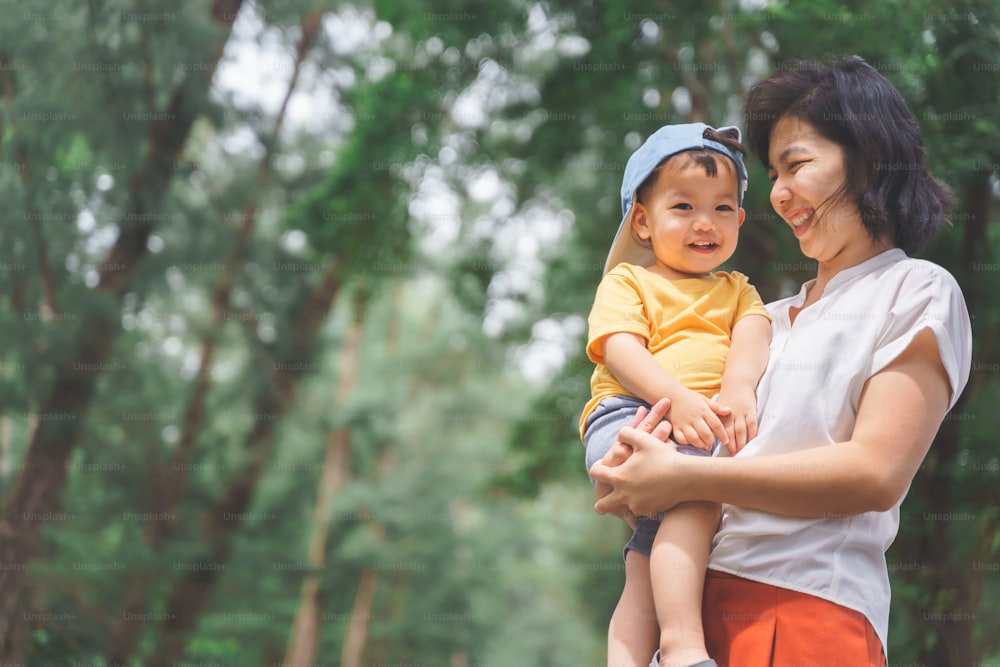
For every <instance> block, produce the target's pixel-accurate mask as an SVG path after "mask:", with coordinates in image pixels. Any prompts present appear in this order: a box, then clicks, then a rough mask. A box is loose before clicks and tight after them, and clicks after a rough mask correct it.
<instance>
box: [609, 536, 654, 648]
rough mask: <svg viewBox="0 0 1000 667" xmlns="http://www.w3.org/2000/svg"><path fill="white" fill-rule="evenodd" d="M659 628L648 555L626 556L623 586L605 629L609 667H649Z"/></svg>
mask: <svg viewBox="0 0 1000 667" xmlns="http://www.w3.org/2000/svg"><path fill="white" fill-rule="evenodd" d="M659 634H660V628H659V626H658V625H657V621H656V610H655V607H654V606H653V593H652V589H651V588H650V580H649V556H646V555H644V554H641V553H638V552H636V551H632V550H631V549H630V550H629V551H628V553H627V554H626V556H625V587H624V588H623V589H622V596H621V598H619V600H618V606H617V607H615V613H614V614H613V615H612V616H611V623H610V624H609V626H608V667H649V658H650V656H651V655H653V652H654V651H656V642H657V639H658V638H659Z"/></svg>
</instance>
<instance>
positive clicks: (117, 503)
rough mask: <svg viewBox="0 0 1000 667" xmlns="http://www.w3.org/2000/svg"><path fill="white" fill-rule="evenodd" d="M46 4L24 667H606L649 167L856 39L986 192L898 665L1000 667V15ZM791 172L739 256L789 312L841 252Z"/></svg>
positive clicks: (20, 262) (936, 251)
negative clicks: (616, 454)
mask: <svg viewBox="0 0 1000 667" xmlns="http://www.w3.org/2000/svg"><path fill="white" fill-rule="evenodd" d="M7 4H8V5H9V4H10V3H7ZM49 4H50V5H51V6H50V7H47V8H46V9H44V10H41V9H40V10H35V9H25V8H23V7H14V6H6V5H5V6H4V9H7V11H6V12H5V13H4V15H5V16H7V17H8V19H9V20H7V21H5V22H3V23H2V24H0V45H2V46H0V90H2V91H3V102H2V105H0V192H2V193H3V196H4V201H5V202H6V203H7V206H6V207H5V212H4V213H3V214H2V215H3V224H2V225H0V295H2V296H0V299H3V301H2V302H0V303H3V304H4V305H3V306H2V307H0V332H2V333H3V334H4V340H5V341H9V344H8V345H7V346H5V349H4V350H3V352H0V396H2V401H3V402H2V404H0V413H2V414H0V494H2V500H3V509H2V512H0V646H2V652H0V660H3V661H5V662H12V663H26V664H33V665H34V664H67V663H69V662H70V661H71V660H75V661H77V662H81V663H94V664H100V663H101V662H104V663H106V664H133V665H165V664H185V662H187V661H190V662H192V663H196V662H201V663H202V664H213V663H214V664H228V665H245V664H261V663H265V664H279V663H282V662H284V663H289V662H291V663H297V662H300V661H304V662H317V661H319V662H320V663H322V661H325V660H327V659H328V657H329V656H340V659H341V663H342V664H344V665H345V666H346V665H351V664H361V663H367V662H372V661H377V662H383V663H391V662H411V663H425V664H450V665H455V666H457V667H460V666H463V665H469V664H521V665H538V666H539V667H541V666H543V665H544V666H548V665H562V664H580V663H584V662H595V661H598V660H600V656H601V655H602V654H603V645H602V644H603V639H602V637H603V634H604V629H605V626H606V619H607V615H608V613H609V612H610V609H611V608H612V606H613V605H614V601H615V595H616V592H617V589H618V586H619V585H620V580H621V576H622V571H621V561H620V553H619V549H620V544H621V541H622V540H623V539H624V535H623V534H621V528H620V527H619V528H612V526H617V525H618V523H617V522H615V521H614V520H611V519H607V518H601V517H596V516H594V515H593V513H592V511H591V509H590V507H591V500H590V494H591V491H590V489H589V485H588V484H587V483H586V481H585V477H584V474H583V470H582V461H581V456H582V449H581V448H580V445H579V437H578V434H577V429H576V419H577V416H578V415H579V411H580V409H581V407H582V405H583V403H584V401H585V399H586V397H587V395H588V382H587V379H588V376H589V374H590V372H591V369H592V366H591V364H590V363H589V362H588V361H587V360H586V359H585V357H583V355H582V348H583V336H584V335H585V334H584V329H585V322H584V318H585V316H586V314H587V311H588V309H589V306H590V300H591V298H592V295H593V290H594V288H595V287H596V284H597V282H598V280H599V277H600V273H601V269H602V266H603V259H604V254H605V252H606V249H607V247H608V244H609V242H610V240H611V237H612V236H613V234H614V230H615V228H616V227H617V224H618V220H619V218H620V212H619V202H618V196H617V195H618V188H619V182H620V178H621V172H622V170H623V169H624V163H625V160H626V159H627V157H628V155H629V154H630V152H631V151H632V150H633V149H634V148H635V147H636V146H637V145H638V143H639V142H640V141H641V140H642V139H643V138H644V137H645V136H646V135H647V134H649V133H650V132H652V131H653V130H655V129H656V128H657V127H659V126H660V125H663V124H666V123H671V122H682V121H687V120H696V119H698V120H706V121H708V122H711V123H714V124H723V123H729V124H737V125H739V124H741V122H740V121H741V116H740V114H741V108H740V104H741V96H742V94H743V92H745V90H746V88H747V87H748V86H749V85H750V84H752V83H753V81H755V80H757V79H758V78H760V77H762V76H765V75H766V74H767V73H768V72H769V71H770V69H771V67H773V66H774V65H775V64H776V63H778V62H780V61H781V60H783V59H785V58H787V57H789V56H792V55H794V56H796V57H799V56H801V57H825V56H827V55H830V54H839V53H846V52H856V53H859V54H860V55H862V56H864V57H866V58H867V59H868V60H869V61H870V62H872V64H873V65H875V66H876V67H877V68H879V69H880V71H883V72H884V73H885V74H886V75H887V76H889V77H890V78H891V79H892V80H893V81H895V82H896V83H897V84H898V85H899V87H900V88H901V90H903V92H904V93H905V94H906V95H907V97H908V99H909V100H910V102H911V104H912V105H913V108H914V110H915V112H916V113H917V115H918V118H919V119H920V120H921V122H922V124H923V125H924V129H925V133H926V136H927V139H928V145H929V154H930V158H931V160H932V161H933V163H934V165H935V168H936V169H937V170H938V171H939V173H941V174H942V176H944V177H945V179H946V180H947V181H949V182H950V183H952V184H953V185H954V186H955V188H956V192H957V193H958V195H959V207H958V208H957V209H956V215H955V216H954V222H955V226H954V228H953V229H952V230H949V231H948V232H946V233H945V234H943V235H942V238H941V239H940V241H939V242H937V243H936V244H935V245H934V246H933V247H932V248H930V249H929V250H928V251H927V252H926V253H925V254H926V256H928V257H930V258H932V259H934V260H935V261H938V262H940V263H942V264H943V265H945V266H946V267H948V268H949V269H950V270H952V271H953V273H955V274H956V276H958V277H959V279H960V281H961V282H962V285H963V288H964V289H965V290H966V294H967V296H968V298H969V304H970V310H971V311H972V313H973V316H974V318H975V319H974V326H975V329H976V344H977V348H976V362H975V365H974V369H973V370H974V374H973V380H972V382H971V383H970V387H969V389H968V390H967V392H966V395H965V396H964V397H963V399H962V403H960V404H959V406H958V407H957V408H956V410H955V411H954V412H953V413H952V415H951V417H950V418H949V420H948V421H947V422H946V424H945V427H944V428H943V429H942V431H941V433H940V434H939V436H938V439H937V441H936V443H935V446H934V448H933V450H932V454H931V455H930V456H929V457H928V461H927V463H926V465H925V467H924V469H923V470H922V471H921V473H920V475H918V478H917V480H916V481H915V483H914V487H913V489H912V490H911V493H910V496H911V497H910V499H909V500H908V501H907V503H905V504H904V516H903V528H902V530H901V534H900V537H899V539H898V540H897V543H896V545H895V546H894V547H893V551H892V552H891V553H890V569H891V572H892V574H893V578H894V580H895V583H894V591H895V592H896V597H895V599H894V610H893V627H892V633H891V635H890V641H891V645H890V656H891V659H892V660H893V662H897V661H901V662H916V663H923V664H969V663H971V662H973V661H975V660H976V659H979V660H980V661H982V660H989V659H994V660H995V659H997V657H998V654H1000V644H998V642H997V640H996V637H997V633H996V632H994V631H993V630H994V626H995V625H996V621H995V620H994V619H996V618H1000V614H997V609H996V602H995V599H996V596H995V595H991V594H990V593H991V592H992V591H995V590H996V588H997V578H996V572H997V571H998V570H1000V566H998V565H997V549H998V548H1000V543H998V540H997V526H996V522H997V521H998V517H997V513H996V511H995V507H996V506H997V505H998V503H997V498H996V497H995V496H996V488H997V485H996V478H997V475H998V474H1000V473H998V469H1000V466H998V465H997V460H998V457H1000V453H998V452H997V449H996V446H994V445H992V444H990V443H991V442H992V440H990V439H989V436H990V435H991V434H992V431H993V430H995V425H996V419H995V417H994V416H993V414H994V411H993V410H992V407H991V406H992V404H993V403H994V402H995V399H997V398H1000V396H998V394H1000V387H998V380H997V378H998V377H1000V375H998V369H1000V360H998V359H997V352H996V346H995V343H994V342H993V341H994V340H995V339H996V333H997V331H996V328H997V326H998V323H1000V310H998V308H997V307H996V304H994V303H992V302H991V300H990V298H989V295H990V294H991V293H992V291H991V290H992V289H993V288H995V287H996V275H997V268H996V263H995V260H994V258H995V256H996V255H995V250H994V248H995V246H996V244H997V243H998V239H997V231H996V230H997V225H996V223H995V220H996V212H995V206H994V201H995V198H996V190H997V180H996V174H997V171H998V168H997V164H998V163H1000V156H998V155H997V150H996V146H997V145H1000V144H998V143H997V141H996V139H997V138H998V137H997V134H998V132H1000V129H998V128H1000V122H998V118H997V115H996V113H997V112H996V109H997V108H998V106H997V102H998V100H997V94H998V91H997V82H996V77H995V73H996V71H997V69H1000V61H998V60H997V55H996V54H997V53H998V52H1000V51H998V50H997V48H996V47H997V41H998V40H997V35H998V27H997V26H998V25H1000V20H998V19H1000V17H998V16H997V14H996V12H997V8H996V7H994V6H992V5H991V4H990V3H986V2H981V1H980V2H976V1H973V0H969V1H967V2H959V3H947V4H946V3H941V2H931V1H929V0H927V1H924V2H918V3H917V5H913V4H912V3H909V4H908V5H907V9H906V11H903V9H902V6H901V5H900V4H899V3H898V2H888V3H882V4H880V5H877V6H873V5H870V4H864V3H854V2H833V1H832V0H824V1H822V2H817V3H812V4H810V5H794V6H791V5H785V4H780V3H756V4H752V5H751V3H737V2H731V1H729V0H724V1H722V2H719V3H715V4H712V5H705V4H704V3H697V2H693V0H691V1H688V0H682V1H678V2H671V3H661V4H658V5H656V6H650V5H649V4H648V3H646V4H643V3H638V2H636V1H635V0H615V1H613V2H605V3H603V4H600V3H593V2H583V3H560V2H556V1H550V2H521V1H520V0H516V1H512V2H509V3H489V4H487V5H484V4H483V3H479V2H473V1H472V0H459V1H458V2H451V3H448V5H447V6H443V5H441V3H437V2H430V1H429V0H418V1H416V2H406V3H402V2H398V0H377V1H375V2H372V3H371V4H370V5H369V4H364V3H357V4H352V3H346V2H340V1H338V2H334V1H333V0H330V2H320V3H315V2H306V1H305V0H282V1H281V2H273V3H262V2H256V3H251V2H246V3H244V2H240V1H239V0H235V1H233V0H227V1H225V2H223V1H221V0H217V1H215V2H212V3H209V2H207V1H205V2H199V3H189V4H187V5H185V6H183V7H178V6H177V5H176V3H169V2H166V1H165V0H144V2H142V3H138V4H133V3H130V2H126V1H125V0H93V1H92V2H89V3H85V4H83V5H77V4H73V3H70V2H65V1H63V0H59V1H58V2H53V3H49ZM886 26H894V27H893V29H892V30H888V29H887V28H886ZM914 35H919V36H920V38H919V39H917V38H914ZM751 162H752V161H751ZM766 184H767V181H766V178H765V175H764V173H763V170H762V169H761V167H760V166H759V165H757V164H755V163H754V164H752V165H751V178H750V191H749V193H748V198H747V200H746V207H747V209H748V219H749V223H750V224H749V225H747V226H745V227H744V234H743V238H742V239H741V245H740V250H739V253H738V254H737V256H736V257H735V258H734V260H733V262H732V264H733V266H734V267H738V268H739V269H740V270H744V271H746V272H747V273H748V274H749V275H750V276H751V277H752V278H753V280H754V281H755V282H756V283H757V284H758V286H759V288H760V289H761V292H762V294H764V296H765V298H774V297H778V296H781V295H783V294H784V293H786V292H787V291H788V290H790V289H795V288H796V287H797V284H798V283H800V282H801V281H803V280H805V279H807V278H809V277H810V275H811V273H812V267H811V266H810V263H809V262H804V261H802V258H801V256H800V255H799V254H798V251H797V248H796V247H795V244H794V243H793V242H791V240H790V239H789V238H788V236H787V235H786V234H784V233H782V232H781V231H780V228H781V225H779V224H771V223H775V222H779V221H778V219H777V217H776V216H775V215H774V214H773V213H772V212H771V210H770V206H769V204H768V198H767V185H766ZM359 303H364V304H365V307H364V308H363V309H362V308H360V307H359V306H358V304H359ZM355 343H356V345H357V347H356V348H355V347H354V345H355ZM352 367H355V368H357V369H358V372H357V378H356V384H355V385H354V386H353V389H351V390H350V391H347V390H346V389H343V387H342V388H341V389H337V387H338V378H346V377H350V376H351V375H352V372H351V368H352ZM348 434H349V440H348V438H347V435H348ZM325 457H326V460H325V461H324V458H325ZM334 471H337V472H338V475H339V477H338V478H337V480H334V477H335V476H334V475H333V472H334ZM310 656H312V658H310Z"/></svg>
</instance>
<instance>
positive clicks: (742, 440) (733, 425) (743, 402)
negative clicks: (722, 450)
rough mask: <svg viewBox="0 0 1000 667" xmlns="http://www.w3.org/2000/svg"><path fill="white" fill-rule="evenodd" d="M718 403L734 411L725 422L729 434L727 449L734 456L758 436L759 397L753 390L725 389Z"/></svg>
mask: <svg viewBox="0 0 1000 667" xmlns="http://www.w3.org/2000/svg"><path fill="white" fill-rule="evenodd" d="M718 402H719V405H724V406H726V407H728V408H730V409H731V410H732V412H731V413H730V414H729V415H728V416H727V417H725V419H723V421H724V423H725V427H726V432H727V433H728V434H729V442H728V444H726V448H727V449H728V450H729V453H730V454H732V455H734V454H736V452H738V451H740V450H741V449H743V447H745V446H746V444H747V443H748V442H750V441H751V440H753V439H754V438H755V437H756V436H757V396H756V394H755V393H754V392H753V390H751V389H742V390H728V391H727V390H725V389H724V390H723V391H722V393H720V394H719V401H718Z"/></svg>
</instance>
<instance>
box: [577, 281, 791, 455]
mask: <svg viewBox="0 0 1000 667" xmlns="http://www.w3.org/2000/svg"><path fill="white" fill-rule="evenodd" d="M746 315H762V316H764V317H766V318H768V319H769V320H770V319H771V318H770V315H768V313H767V310H766V309H765V308H764V303H763V302H762V301H761V298H760V295H759V294H757V290H756V289H755V288H754V286H753V285H751V284H750V281H749V279H748V278H747V277H746V276H745V275H743V274H742V273H738V272H736V271H733V272H731V273H726V272H725V271H717V272H715V273H714V274H712V275H711V276H709V277H707V278H689V279H684V280H667V279H666V278H663V277H662V276H658V275H656V274H655V273H652V272H650V271H649V270H648V269H645V268H643V267H641V266H637V265H635V264H627V263H622V264H619V265H618V266H616V267H615V268H613V269H611V270H610V271H608V273H607V275H605V276H604V279H603V280H602V281H601V284H600V285H598V287H597V295H596V296H595V298H594V306H593V308H592V309H591V311H590V317H589V319H588V324H589V334H588V337H587V356H588V357H590V360H591V361H593V362H594V363H596V364H597V368H595V369H594V374H593V375H592V376H591V378H590V393H591V399H590V401H589V402H588V403H587V405H586V406H585V407H584V409H583V415H582V416H581V417H580V435H581V437H582V436H583V431H584V427H585V425H586V423H587V418H588V417H589V416H590V414H591V413H592V412H593V411H594V410H595V409H596V408H597V406H598V404H600V402H601V401H603V400H604V399H605V398H607V397H609V396H632V393H631V392H629V391H628V390H627V389H626V388H625V387H623V386H622V385H621V384H620V383H619V382H618V380H617V379H616V378H615V376H614V375H612V373H611V371H610V370H608V367H607V366H605V365H604V359H603V358H602V357H601V345H600V343H601V341H602V340H603V339H604V338H606V337H608V336H610V335H611V334H615V333H633V334H637V335H639V336H642V337H643V338H645V339H646V349H648V350H649V351H650V353H651V354H652V355H653V357H654V358H655V359H656V361H657V362H659V364H660V365H661V366H662V367H663V368H664V369H665V370H666V371H667V372H668V373H670V374H671V375H673V376H674V377H676V378H677V379H678V380H679V381H680V382H681V383H682V384H683V385H684V386H685V387H687V388H688V389H691V390H693V391H696V392H698V393H700V394H702V395H703V396H707V397H709V398H711V397H712V396H714V395H715V394H717V393H719V389H720V387H721V385H722V372H723V370H724V369H725V366H726V355H727V354H728V352H729V343H730V338H731V336H732V333H733V326H735V325H736V322H737V321H738V320H739V319H740V318H742V317H745V316H746Z"/></svg>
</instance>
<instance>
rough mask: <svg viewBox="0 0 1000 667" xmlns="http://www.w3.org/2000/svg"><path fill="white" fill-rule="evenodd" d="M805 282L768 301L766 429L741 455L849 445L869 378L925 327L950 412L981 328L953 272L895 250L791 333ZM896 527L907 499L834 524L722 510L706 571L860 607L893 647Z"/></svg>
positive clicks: (762, 414) (803, 316)
mask: <svg viewBox="0 0 1000 667" xmlns="http://www.w3.org/2000/svg"><path fill="white" fill-rule="evenodd" d="M808 285H809V283H807V284H806V285H804V286H803V287H802V289H801V290H800V292H799V293H798V294H797V295H796V296H793V297H789V298H787V299H782V300H780V301H776V302H774V303H771V304H768V306H767V309H768V311H769V312H770V313H771V317H772V325H771V330H772V338H771V357H770V360H769V361H768V366H767V370H766V371H765V372H764V375H763V377H762V378H761V381H760V385H759V387H758V389H757V401H758V406H757V409H758V417H759V430H758V434H757V437H756V438H754V439H753V440H751V441H750V442H749V443H748V444H747V446H746V447H745V448H744V449H743V450H742V451H740V453H739V454H737V456H770V455H774V454H780V453H783V452H791V451H797V450H801V449H808V448H812V447H817V446H820V445H833V444H835V443H837V442H842V441H846V440H849V439H850V437H851V433H852V432H853V430H854V423H855V419H856V417H857V412H858V401H859V399H860V396H861V390H862V388H863V387H864V385H865V382H866V381H867V380H868V378H870V377H872V376H873V375H874V374H876V373H878V372H879V371H880V370H882V369H883V368H885V367H886V366H887V365H888V364H889V363H890V362H892V361H893V359H895V358H896V357H897V356H898V355H899V354H900V353H901V352H902V351H903V350H905V349H906V347H907V346H908V345H909V344H910V342H911V341H912V340H913V338H914V337H915V336H916V334H917V333H918V332H920V331H922V330H923V329H925V328H926V329H930V330H931V331H932V332H933V333H934V335H935V337H936V338H937V344H938V349H939V351H940V353H941V361H942V363H943V364H944V368H945V370H946V371H947V373H948V381H949V382H950V384H951V402H950V404H949V406H948V408H949V409H951V408H952V407H953V406H954V404H955V401H956V400H957V399H958V396H959V395H960V394H961V392H962V389H963V388H964V387H965V384H966V382H967V381H968V379H969V367H970V365H971V358H972V328H971V325H970V322H969V313H968V310H967V309H966V306H965V300H964V298H963V297H962V292H961V289H960V288H959V286H958V283H956V282H955V279H954V278H953V277H952V276H951V274H949V273H948V272H947V271H945V270H944V269H942V268H941V267H940V266H937V265H936V264H932V263H930V262H927V261H924V260H919V259H909V258H908V257H907V256H906V254H905V253H903V251H902V250H899V249H892V250H888V251H886V252H883V253H882V254H880V255H877V256H875V257H873V258H871V259H869V260H868V261H866V262H863V263H862V264H859V265H858V266H854V267H851V268H849V269H847V270H844V271H841V272H840V273H838V274H837V275H836V276H834V277H833V279H832V280H831V281H830V282H829V283H828V284H827V286H826V289H825V291H824V293H823V295H822V296H821V298H820V299H819V300H818V301H817V302H816V303H814V304H812V305H810V306H809V307H808V308H805V309H804V310H802V311H800V312H799V314H798V316H797V317H796V319H795V324H794V326H793V325H792V324H791V322H790V321H789V317H788V310H789V308H790V307H793V306H795V307H799V306H801V305H802V303H803V302H804V301H805V297H806V288H807V287H808ZM783 474H784V473H783ZM787 474H794V472H791V473H787ZM898 528H899V503H896V505H895V507H893V508H892V509H891V510H890V511H888V512H867V513H865V514H858V515H854V516H848V517H831V518H825V519H797V518H789V517H782V516H776V515H773V514H768V513H766V512H759V511H755V510H751V509H746V508H743V507H736V506H733V505H725V506H723V512H722V522H721V524H720V527H719V531H718V532H717V533H716V535H715V539H714V541H713V544H712V555H711V559H710V562H709V567H710V568H711V569H714V570H720V571H722V572H728V573H730V574H735V575H738V576H741V577H745V578H747V579H752V580H755V581H761V582H765V583H769V584H773V585H775V586H780V587H782V588H788V589H792V590H796V591H800V592H804V593H809V594H811V595H815V596H817V597H820V598H824V599H827V600H831V601H833V602H835V603H837V604H840V605H843V606H845V607H848V608H850V609H855V610H857V611H859V612H861V613H863V614H864V615H865V616H866V617H867V618H868V620H869V621H870V622H871V624H872V627H874V629H875V631H876V632H877V633H878V636H879V638H880V639H881V640H882V645H883V647H885V646H886V638H887V636H888V629H889V575H888V571H887V567H886V562H885V552H886V550H887V549H888V548H889V545H891V544H892V541H893V540H894V539H895V537H896V531H897V529H898Z"/></svg>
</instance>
